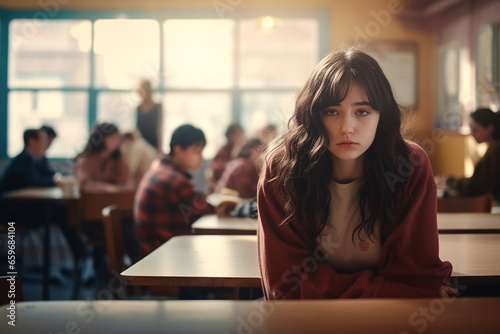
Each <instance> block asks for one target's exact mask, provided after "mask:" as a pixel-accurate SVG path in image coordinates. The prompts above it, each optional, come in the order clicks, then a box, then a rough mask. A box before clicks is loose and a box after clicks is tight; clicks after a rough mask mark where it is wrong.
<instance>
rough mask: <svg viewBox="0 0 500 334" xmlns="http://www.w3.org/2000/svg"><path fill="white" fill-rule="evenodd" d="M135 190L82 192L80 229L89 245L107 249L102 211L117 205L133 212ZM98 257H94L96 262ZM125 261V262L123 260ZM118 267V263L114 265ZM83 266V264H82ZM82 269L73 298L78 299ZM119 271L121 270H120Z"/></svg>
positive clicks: (78, 275)
mask: <svg viewBox="0 0 500 334" xmlns="http://www.w3.org/2000/svg"><path fill="white" fill-rule="evenodd" d="M134 195H135V190H133V189H123V190H120V191H116V192H102V191H89V190H81V191H80V214H79V216H80V221H79V224H80V228H81V229H82V230H83V231H84V232H85V234H86V235H87V243H88V244H90V245H92V246H93V247H94V250H96V248H101V249H105V248H106V233H105V228H104V226H103V216H102V210H103V209H104V208H105V207H106V206H109V205H116V206H117V208H119V209H120V210H129V211H132V208H133V205H134ZM101 251H102V250H101ZM96 259H97V257H96V256H94V260H96ZM122 261H123V260H122ZM114 265H115V266H116V265H118V264H117V263H115V264H114ZM82 266H83V264H82ZM80 270H81V268H79V272H78V274H77V282H76V284H75V288H74V292H73V297H74V298H75V299H76V297H77V295H78V290H79V286H80V280H81V277H80V276H81V273H80ZM118 270H119V269H118Z"/></svg>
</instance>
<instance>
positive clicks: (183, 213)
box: [134, 125, 215, 256]
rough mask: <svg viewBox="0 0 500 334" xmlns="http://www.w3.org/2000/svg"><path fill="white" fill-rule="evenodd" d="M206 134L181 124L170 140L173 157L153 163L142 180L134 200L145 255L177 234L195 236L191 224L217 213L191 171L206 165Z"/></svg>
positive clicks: (140, 247) (140, 240) (140, 243)
mask: <svg viewBox="0 0 500 334" xmlns="http://www.w3.org/2000/svg"><path fill="white" fill-rule="evenodd" d="M205 144H206V140H205V135H204V134H203V131H201V130H200V129H198V128H195V127H193V126H192V125H181V126H179V127H178V128H177V129H176V130H175V131H174V133H173V134H172V138H171V141H170V154H168V155H164V156H163V157H162V158H161V160H160V163H159V164H153V165H152V166H151V167H150V168H149V170H148V171H147V172H146V174H145V175H144V177H143V178H142V180H141V182H140V184H139V187H138V189H137V192H136V195H135V201H134V220H135V226H136V227H135V235H136V236H137V238H138V241H139V253H140V256H145V255H147V254H148V253H150V252H151V251H153V250H154V249H156V248H158V247H159V246H160V245H162V244H163V243H164V242H166V241H167V240H169V239H170V238H172V237H173V236H177V235H184V234H191V224H192V223H193V222H195V221H196V219H198V218H199V217H201V216H202V215H205V214H211V213H214V212H215V209H214V207H213V206H211V205H210V204H209V203H207V201H206V199H205V195H204V194H203V193H200V192H197V191H196V190H195V188H194V187H193V185H192V183H191V175H190V174H189V171H190V170H191V171H196V170H198V169H199V168H200V167H201V165H202V162H203V158H202V155H201V153H202V151H203V148H204V147H205Z"/></svg>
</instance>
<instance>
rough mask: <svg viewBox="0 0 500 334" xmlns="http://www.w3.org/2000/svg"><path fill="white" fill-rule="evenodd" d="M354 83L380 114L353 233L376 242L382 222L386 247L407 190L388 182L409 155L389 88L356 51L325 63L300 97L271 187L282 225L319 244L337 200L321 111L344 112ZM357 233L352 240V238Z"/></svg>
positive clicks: (276, 154)
mask: <svg viewBox="0 0 500 334" xmlns="http://www.w3.org/2000/svg"><path fill="white" fill-rule="evenodd" d="M354 82H356V83H358V84H360V85H361V86H362V87H363V88H364V89H365V90H366V94H367V97H368V100H369V102H370V104H371V106H372V107H373V108H374V109H375V110H377V111H378V112H379V113H380V118H379V123H378V126H377V132H376V135H375V139H374V141H373V143H372V145H371V146H370V148H369V149H368V150H367V151H366V152H365V153H364V159H363V180H362V185H361V188H360V199H359V206H360V212H361V216H362V217H361V218H362V219H361V222H360V224H359V225H358V226H357V228H356V229H355V231H354V233H356V232H357V233H358V235H360V232H361V231H362V230H364V231H366V233H367V235H368V236H369V237H370V238H371V237H372V236H374V231H375V223H376V222H377V221H379V222H380V233H381V241H382V242H383V241H385V239H386V238H387V236H388V235H389V234H390V233H391V232H392V231H393V230H394V229H395V228H396V227H397V225H398V217H397V216H396V215H397V214H396V201H397V200H398V197H399V196H400V195H401V185H402V183H398V184H396V187H394V184H392V185H391V184H390V182H388V181H387V180H386V176H385V175H387V173H393V174H388V175H399V172H398V168H399V166H400V158H404V159H406V161H408V158H409V154H410V150H409V148H408V146H407V144H406V143H405V141H404V139H403V136H402V134H401V130H400V128H401V117H402V116H401V110H400V107H399V106H398V104H397V102H396V100H395V98H394V95H393V92H392V89H391V86H390V84H389V81H388V80H387V78H386V76H385V75H384V73H383V71H382V69H381V68H380V66H379V65H378V63H377V62H376V61H375V60H374V59H373V58H372V57H370V56H369V55H367V54H366V53H364V52H362V51H360V50H357V49H350V50H348V51H341V52H336V53H332V54H330V55H328V56H326V57H325V58H324V59H323V60H322V61H321V62H320V63H319V64H318V65H317V66H316V68H315V69H314V71H313V73H312V74H311V76H310V77H309V79H308V80H307V82H306V84H305V85H304V86H303V88H302V89H301V90H300V91H299V93H298V96H297V100H296V104H295V111H294V114H293V116H292V118H291V119H290V120H289V122H288V130H287V131H286V132H285V133H284V135H283V136H282V138H281V140H280V142H279V144H278V145H277V146H276V147H275V149H274V150H272V151H271V153H270V159H268V163H270V164H272V169H273V170H274V171H275V172H276V174H275V177H274V178H273V179H271V180H269V182H272V183H274V186H275V187H277V189H278V190H279V192H280V195H281V196H282V198H283V199H284V208H283V209H284V211H285V214H286V218H285V220H284V221H283V222H282V223H283V224H286V223H289V222H290V221H291V220H292V219H297V220H298V221H299V222H300V223H301V224H303V225H304V227H305V229H306V231H307V233H308V234H309V236H310V237H311V240H314V239H315V238H316V237H317V236H318V235H319V233H320V232H321V231H322V230H323V228H324V227H325V224H326V222H327V218H328V214H329V207H330V201H331V194H330V190H329V180H330V179H331V177H332V172H333V164H332V155H331V153H330V151H328V149H327V148H328V144H329V141H328V136H327V130H326V129H325V127H324V126H323V123H322V120H321V113H320V112H321V111H322V110H323V109H324V108H326V107H329V106H332V105H338V104H339V103H340V102H341V101H343V100H344V99H345V98H346V96H347V95H348V93H349V90H350V88H351V85H352V84H353V83H354ZM354 233H353V238H354Z"/></svg>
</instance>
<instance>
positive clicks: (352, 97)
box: [321, 83, 380, 160]
mask: <svg viewBox="0 0 500 334" xmlns="http://www.w3.org/2000/svg"><path fill="white" fill-rule="evenodd" d="M321 118H322V121H323V125H324V127H325V129H326V130H327V132H328V140H329V145H328V150H329V151H330V152H331V153H332V154H333V155H334V156H335V157H336V158H338V159H340V160H356V159H361V158H362V156H363V154H364V153H365V152H366V150H367V149H368V148H369V147H370V145H371V144H372V143H373V139H374V138H375V134H376V132H377V126H378V121H379V118H380V113H379V112H378V111H377V110H375V109H373V108H372V107H371V105H370V103H369V101H368V97H367V95H366V91H365V89H364V88H363V87H362V86H361V85H359V84H358V83H353V84H352V85H351V88H350V91H349V94H348V95H347V97H346V98H345V99H344V100H343V101H342V102H340V104H339V105H334V106H330V107H327V108H325V109H323V110H322V111H321Z"/></svg>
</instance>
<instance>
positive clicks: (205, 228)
mask: <svg viewBox="0 0 500 334" xmlns="http://www.w3.org/2000/svg"><path fill="white" fill-rule="evenodd" d="M192 228H193V233H194V234H240V235H256V234H257V219H252V218H235V217H217V215H206V216H202V217H200V218H199V219H198V220H197V221H195V222H194V224H193V225H192Z"/></svg>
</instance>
